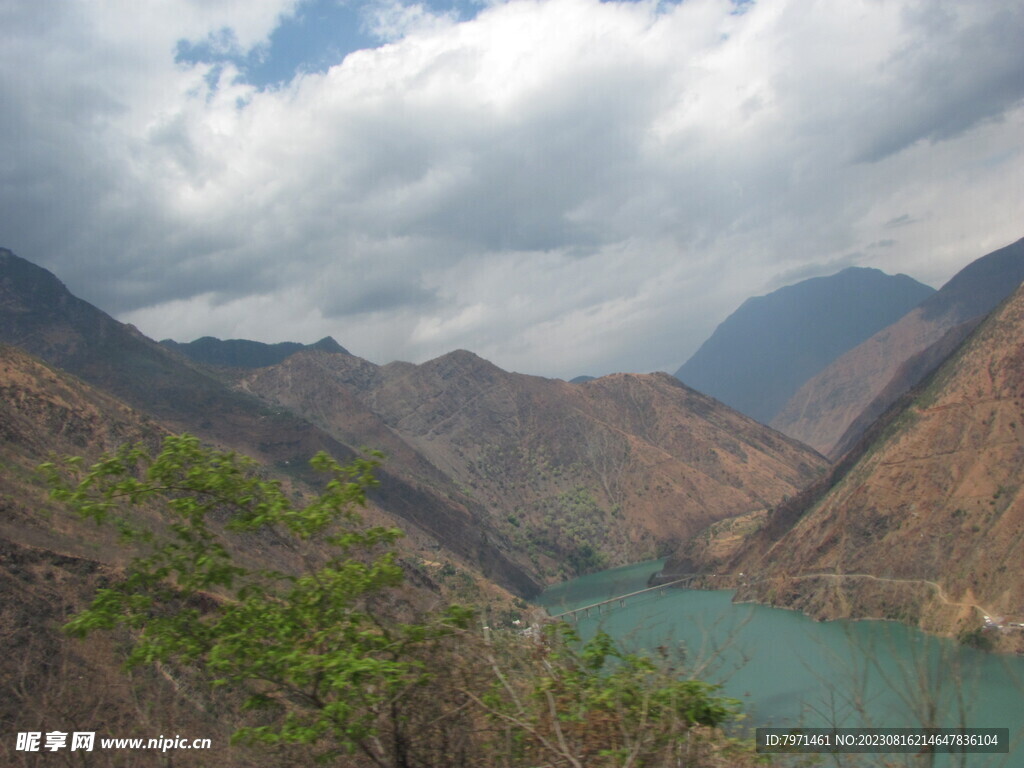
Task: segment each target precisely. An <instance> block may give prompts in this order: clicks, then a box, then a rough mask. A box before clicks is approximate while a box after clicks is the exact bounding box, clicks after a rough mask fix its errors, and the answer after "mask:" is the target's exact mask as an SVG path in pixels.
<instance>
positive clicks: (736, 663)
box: [538, 561, 1024, 768]
mask: <svg viewBox="0 0 1024 768" xmlns="http://www.w3.org/2000/svg"><path fill="white" fill-rule="evenodd" d="M661 565H662V563H661V561H652V562H648V563H640V564H637V565H632V566H627V567H625V568H616V569H613V570H610V571H603V572H601V573H596V574H591V575H588V576H583V577H581V578H578V579H574V580H573V581H569V582H565V583H563V584H558V585H555V586H553V587H550V588H549V589H547V590H546V591H545V592H544V593H543V595H542V596H541V597H540V598H539V600H538V602H540V603H541V604H542V605H543V606H545V607H546V608H547V609H548V611H549V612H550V613H552V614H557V613H560V612H562V611H565V610H571V609H573V608H578V607H581V606H585V605H591V604H593V603H597V602H600V601H602V600H607V599H609V598H612V597H615V596H618V595H622V594H627V593H630V592H634V591H637V590H641V589H643V588H644V587H645V586H646V584H647V579H648V578H649V577H650V576H651V575H652V574H653V573H655V572H657V571H658V570H660V568H661ZM731 598H732V592H730V591H699V590H685V589H674V588H669V589H664V590H657V591H653V592H647V593H644V594H642V595H639V596H636V597H632V598H630V599H629V600H627V601H626V604H625V606H624V607H620V606H619V605H618V604H617V603H616V604H614V605H613V606H610V607H606V608H604V609H603V610H601V611H598V610H596V609H594V610H591V612H590V613H591V615H590V617H589V618H588V617H585V616H583V617H581V618H580V619H579V622H578V623H579V630H580V633H581V634H582V635H583V636H584V637H587V636H589V635H592V634H593V633H594V632H595V631H597V629H598V628H599V627H600V628H603V629H604V630H605V631H606V632H608V633H609V634H610V635H612V636H613V637H615V638H616V639H617V640H619V641H620V643H622V644H623V645H625V646H626V647H627V648H629V649H633V650H638V649H644V648H647V649H651V648H655V647H658V646H670V647H676V648H685V653H686V657H687V659H688V662H689V664H690V665H691V667H692V668H695V669H696V670H697V674H695V675H694V676H695V677H700V678H701V679H705V680H709V681H712V682H716V683H721V684H722V686H723V690H722V693H723V695H726V696H731V697H734V698H737V699H740V700H741V701H743V705H744V710H745V712H746V713H747V714H748V715H749V723H750V724H751V725H753V726H761V725H772V726H789V725H803V726H805V727H827V726H832V725H834V724H836V723H839V724H843V725H849V726H852V725H874V726H877V727H917V726H919V725H921V724H922V722H927V720H922V719H921V718H919V717H918V716H917V715H916V714H915V711H920V710H922V709H923V708H924V707H927V706H929V705H930V704H931V703H932V702H934V703H936V704H937V706H938V707H939V708H940V709H939V711H940V712H942V713H944V714H943V715H941V716H940V717H939V718H938V720H937V722H936V721H933V723H934V724H936V725H940V726H950V727H955V726H960V725H966V726H968V727H986V728H1008V729H1009V733H1010V736H1011V740H1012V746H1011V752H1010V754H1009V755H1006V754H1002V755H969V756H968V757H967V763H966V764H967V765H968V766H971V768H974V766H983V767H989V766H991V767H992V768H995V767H996V766H1020V765H1024V729H1022V726H1024V659H1022V658H1018V657H1007V656H997V655H994V654H986V653H983V652H980V651H976V650H974V649H971V648H965V647H963V646H961V645H959V644H957V643H955V642H953V641H951V640H948V639H944V638H937V637H932V636H930V635H926V634H924V633H922V632H919V631H917V630H915V629H912V628H910V627H906V626H904V625H902V624H898V623H895V622H888V621H829V622H817V621H813V620H811V619H809V618H807V617H806V616H804V615H803V614H800V613H797V612H795V611H787V610H781V609H777V608H769V607H766V606H761V605H749V604H733V603H732V602H731ZM961 712H962V713H963V714H962V715H961V714H960V713H961ZM865 718H867V719H866V720H865ZM864 757H869V756H864ZM886 757H887V758H888V759H890V760H892V759H898V758H907V762H906V764H907V765H920V764H921V763H919V762H917V763H915V762H913V760H914V759H916V758H913V756H910V755H888V756H886ZM899 764H902V763H899ZM940 764H950V765H952V764H959V763H953V762H948V763H947V762H946V761H945V760H943V761H940Z"/></svg>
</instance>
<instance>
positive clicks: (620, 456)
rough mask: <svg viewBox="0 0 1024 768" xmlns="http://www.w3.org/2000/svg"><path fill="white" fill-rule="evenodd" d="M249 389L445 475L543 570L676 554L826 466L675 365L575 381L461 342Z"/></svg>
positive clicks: (288, 375) (278, 373) (412, 472)
mask: <svg viewBox="0 0 1024 768" xmlns="http://www.w3.org/2000/svg"><path fill="white" fill-rule="evenodd" d="M238 386H239V387H240V388H241V389H243V390H244V391H246V392H251V393H255V394H259V395H261V396H263V397H265V398H267V399H268V400H269V401H271V402H273V403H275V404H277V405H281V406H284V407H287V408H289V409H292V410H294V411H296V412H297V413H300V414H302V415H303V416H305V417H306V418H308V419H310V420H311V421H313V422H314V423H316V424H317V425H318V426H320V427H321V428H323V429H325V430H326V431H328V432H329V433H331V434H332V435H334V436H336V437H338V438H339V439H343V440H346V441H348V442H351V441H352V440H354V439H355V438H356V437H357V436H362V438H363V440H364V441H365V442H374V444H377V445H380V446H382V447H383V448H384V450H385V451H387V452H388V453H389V454H390V457H391V458H390V461H389V464H393V465H394V466H395V467H401V471H402V472H405V473H408V474H409V476H414V477H417V478H418V479H419V481H421V482H424V483H430V484H440V483H442V482H443V480H444V478H450V480H451V481H453V483H452V484H453V486H454V487H456V488H457V489H458V492H459V493H460V494H463V495H464V496H465V497H466V498H468V499H470V500H471V503H473V504H475V505H476V506H477V507H478V508H479V509H481V510H485V511H486V514H487V515H488V517H489V519H490V520H491V521H492V523H493V525H494V526H495V528H496V529H497V530H498V531H499V532H500V534H501V537H502V541H504V542H507V543H508V544H509V546H511V548H512V549H513V550H514V551H517V552H519V553H521V555H522V562H524V563H525V564H528V567H530V568H531V570H533V571H534V572H536V573H539V574H541V575H542V576H543V577H544V578H547V579H555V578H559V577H562V576H565V575H571V574H573V573H575V572H581V571H585V570H592V569H595V568H598V567H601V566H604V565H617V564H623V563H627V562H631V561H637V560H641V559H644V558H648V557H652V556H655V555H658V554H663V553H665V552H667V551H671V549H672V548H674V546H675V545H676V544H677V543H678V542H680V541H682V540H684V539H685V538H687V537H689V536H691V535H692V534H694V533H696V532H697V531H698V530H700V529H702V528H703V527H705V526H706V525H708V524H710V523H712V522H715V521H717V520H720V519H722V518H724V517H730V516H733V515H738V514H742V513H745V512H749V511H751V510H754V509H763V508H766V507H768V506H770V505H772V504H774V503H776V502H778V501H779V500H780V499H781V498H783V497H784V496H787V495H790V494H792V493H794V492H795V491H796V490H798V489H799V488H801V487H803V486H804V485H805V484H806V483H807V482H809V481H810V480H811V479H812V478H813V477H814V476H815V475H816V474H818V473H820V472H821V471H822V470H823V467H824V462H823V460H822V459H821V458H820V457H819V456H817V455H816V454H814V453H813V452H811V451H808V450H807V449H806V448H805V447H803V446H800V445H799V444H798V443H796V442H795V441H792V440H790V439H788V438H785V437H784V436H782V435H780V434H778V433H776V432H773V431H772V430H770V429H768V428H766V427H764V426H762V425H760V424H757V423H756V422H754V421H753V420H751V419H749V418H747V417H745V416H742V415H741V414H739V413H737V412H735V411H732V410H731V409H728V408H726V407H725V406H723V405H721V404H720V403H718V402H717V401H715V400H712V399H711V398H708V397H706V396H704V395H701V394H699V393H697V392H696V391H694V390H692V389H689V388H687V387H685V386H684V385H682V384H680V383H679V382H678V381H677V380H675V379H673V378H672V377H671V376H668V375H667V374H651V375H635V374H617V375H614V376H608V377H604V378H602V379H598V380H594V381H589V382H586V383H582V384H570V383H566V382H564V381H559V380H553V379H544V378H540V377H535V376H525V375H522V374H515V373H507V372H505V371H503V370H501V369H500V368H498V367H497V366H494V365H492V364H491V363H489V362H487V361H485V360H483V359H481V358H479V357H477V356H476V355H474V354H472V353H470V352H465V351H457V352H452V353H450V354H447V355H444V356H443V357H440V358H437V359H436V360H432V361H430V362H427V363H424V364H423V365H418V366H415V365H410V364H408V363H392V364H389V365H386V366H382V367H377V366H374V365H372V364H371V363H368V362H366V361H364V360H359V359H358V358H353V357H346V356H342V355H328V354H323V353H317V352H301V353H298V354H296V355H293V356H292V357H290V358H288V359H287V360H285V361H284V362H282V363H281V364H279V365H277V366H274V367H271V368H263V369H259V370H255V371H249V372H246V373H245V374H244V375H241V377H240V379H239V384H238ZM438 487H441V486H440V485H438Z"/></svg>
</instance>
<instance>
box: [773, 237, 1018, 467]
mask: <svg viewBox="0 0 1024 768" xmlns="http://www.w3.org/2000/svg"><path fill="white" fill-rule="evenodd" d="M1022 280H1024V239H1021V240H1018V241H1017V242H1016V243H1013V244H1011V245H1008V246H1006V247H1005V248H1001V249H999V250H998V251H995V252H993V253H990V254H988V255H987V256H983V257H981V258H980V259H977V260H976V261H974V262H972V263H971V264H969V265H968V266H966V267H965V268H964V269H962V270H961V271H960V272H958V273H957V274H956V275H954V276H953V278H952V279H950V281H949V282H947V283H946V284H945V285H944V286H942V288H941V289H939V291H938V292H936V293H935V294H933V295H932V296H930V297H929V298H928V299H926V300H925V301H924V302H922V303H921V305H920V306H918V307H916V308H914V309H912V310H910V312H908V313H907V314H906V315H904V316H903V317H902V318H900V319H899V320H897V321H896V322H894V323H893V324H892V325H890V326H888V327H886V328H884V329H882V330H880V331H879V332H878V333H876V334H875V335H873V336H872V337H871V338H869V339H867V340H866V341H864V342H863V343H861V344H859V345H858V346H856V347H855V348H853V349H851V350H850V351H848V352H846V353H845V354H843V355H842V356H841V357H839V358H838V359H836V360H835V361H834V362H833V363H831V364H830V365H829V366H828V367H826V368H825V369H824V370H822V371H821V372H820V373H818V374H817V375H815V376H814V377H813V378H811V379H810V380H808V381H807V382H806V383H805V384H804V385H803V386H802V387H801V388H800V390H799V391H798V392H796V394H794V395H793V397H792V398H790V400H789V402H788V403H786V405H785V407H784V408H783V409H782V410H781V411H780V412H779V413H778V415H777V416H775V418H773V419H772V420H771V422H770V423H771V425H772V426H773V427H774V428H776V429H778V430H779V431H781V432H785V433H786V434H787V435H789V436H790V437H794V438H796V439H797V440H800V441H802V442H805V443H807V444H808V445H810V446H812V447H814V448H816V449H817V450H818V451H820V452H821V453H823V454H825V455H826V456H829V457H830V458H832V459H836V458H838V456H839V453H840V451H841V450H843V449H844V448H847V447H848V446H849V445H850V444H851V443H852V442H854V441H855V439H856V434H851V435H846V433H847V430H849V429H850V427H851V425H852V424H853V422H854V421H855V420H857V419H858V417H859V416H860V415H861V414H862V413H864V411H865V409H867V408H869V406H870V407H871V413H873V414H877V413H880V412H881V411H882V410H884V409H885V407H887V406H888V405H890V404H891V403H892V402H893V400H894V398H895V397H898V396H899V394H900V393H901V392H904V391H906V388H907V386H909V385H912V384H913V383H915V382H916V381H920V377H921V376H923V375H925V374H927V372H928V371H929V370H931V368H929V367H928V366H927V365H925V366H920V365H919V366H918V368H919V370H918V372H917V374H915V376H916V378H915V376H912V377H910V378H909V379H908V378H906V377H905V374H906V371H904V372H902V373H900V371H899V369H900V366H902V365H903V364H904V363H906V362H907V361H908V360H910V358H912V357H913V356H915V355H917V354H918V353H921V352H923V351H924V350H926V349H928V348H929V347H930V346H932V345H933V344H937V343H940V342H941V340H942V338H943V336H945V335H946V333H947V332H949V331H951V330H953V329H954V328H956V327H957V326H960V325H962V324H964V323H971V322H977V321H978V320H979V319H980V318H981V317H983V316H984V315H986V314H987V313H988V312H990V311H992V309H993V308H994V307H996V305H998V304H999V302H1001V301H1002V300H1003V299H1005V298H1006V297H1007V296H1009V295H1010V294H1011V293H1012V292H1013V291H1014V289H1015V288H1016V287H1017V286H1018V285H1020V283H1021V281H1022ZM969 327H970V326H969V325H968V326H964V328H963V329H961V331H960V334H961V335H963V334H965V333H966V331H967V330H968V329H969ZM948 341H949V340H947V343H946V347H948V346H949V343H948ZM938 349H939V348H936V350H935V351H933V353H932V355H931V358H932V362H933V363H937V362H939V361H940V360H941V356H940V355H937V354H935V352H936V351H937V350H938ZM919 362H920V361H919ZM898 374H899V376H898ZM900 376H902V377H903V383H902V384H900V383H898V379H899V377H900ZM894 378H896V379H897V382H894ZM890 384H892V386H890ZM886 390H887V392H886V393H885V396H884V397H883V398H882V399H881V400H879V401H878V402H875V403H874V404H873V401H874V400H875V399H876V398H878V397H879V396H880V395H882V394H883V391H886ZM870 415H871V414H869V415H868V416H866V417H865V418H863V419H861V420H860V422H859V427H860V428H863V427H864V426H866V424H867V423H870ZM844 436H845V437H844Z"/></svg>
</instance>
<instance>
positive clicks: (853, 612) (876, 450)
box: [671, 288, 1024, 643]
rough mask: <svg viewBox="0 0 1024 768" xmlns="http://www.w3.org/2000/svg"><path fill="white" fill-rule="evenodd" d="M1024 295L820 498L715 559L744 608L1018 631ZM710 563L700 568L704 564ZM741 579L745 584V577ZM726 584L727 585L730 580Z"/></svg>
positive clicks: (787, 509) (1007, 637) (883, 427)
mask: <svg viewBox="0 0 1024 768" xmlns="http://www.w3.org/2000/svg"><path fill="white" fill-rule="evenodd" d="M1022 338H1024V288H1022V289H1019V290H1018V291H1017V292H1016V293H1015V294H1014V295H1013V296H1012V298H1011V299H1009V300H1008V301H1007V302H1006V303H1005V304H1004V305H1003V306H1001V307H1000V308H999V310H998V311H996V312H995V313H993V314H992V315H991V316H990V317H989V318H988V319H987V320H986V321H985V322H984V323H983V324H982V325H981V326H979V328H978V329H977V330H976V331H975V333H974V334H973V335H972V336H971V337H970V338H969V340H968V341H967V342H966V343H965V344H964V345H962V346H961V347H960V348H959V349H958V351H957V352H955V353H954V355H953V356H952V357H951V358H950V359H948V360H947V362H946V363H945V364H944V365H943V366H942V367H941V368H940V369H939V370H938V371H937V372H936V373H935V374H934V375H933V376H932V377H931V378H930V379H929V380H928V382H927V383H926V385H925V386H923V387H922V388H921V390H920V391H919V392H918V393H916V395H915V396H913V397H912V398H908V402H907V404H906V405H905V406H904V407H902V408H896V409H894V410H892V411H891V412H890V413H889V414H887V416H886V417H885V419H884V420H883V422H882V423H881V424H880V425H878V426H876V427H875V429H876V430H877V431H878V434H877V435H875V436H873V437H872V439H870V440H867V441H865V442H864V443H862V444H861V445H859V446H858V447H857V448H855V449H854V452H853V453H852V454H851V455H850V456H849V457H848V459H847V460H845V461H844V463H843V464H841V465H839V466H837V467H836V468H835V469H834V470H833V472H832V473H831V475H830V476H829V477H828V478H827V479H826V480H823V481H822V482H821V483H820V484H819V486H818V488H817V489H816V490H815V491H808V492H807V493H805V494H804V495H803V496H802V497H800V498H797V499H795V500H794V501H793V502H791V503H790V504H787V505H781V506H780V507H779V508H777V509H776V510H774V511H773V512H772V514H771V515H770V516H769V519H768V521H767V523H766V524H765V526H764V527H763V528H762V529H761V530H760V531H759V532H758V533H756V534H754V535H752V536H750V537H748V538H747V540H746V541H745V542H744V544H743V546H742V547H739V548H738V550H734V551H733V553H731V554H730V553H726V554H725V556H724V557H719V558H718V559H717V561H715V559H714V557H708V558H706V559H705V554H707V553H710V549H709V548H706V547H705V548H704V551H703V552H702V551H700V550H699V549H695V548H691V549H690V550H689V552H687V553H685V554H684V556H683V557H680V558H677V560H676V562H674V563H673V564H672V566H671V567H672V569H674V570H676V571H678V572H681V571H684V570H687V569H689V568H692V567H694V566H700V567H704V568H706V569H708V570H710V571H712V572H718V573H723V574H732V576H731V577H730V579H729V582H730V583H731V584H732V585H734V586H738V587H739V588H740V589H739V593H738V595H737V597H738V599H755V600H759V601H764V602H770V603H773V604H776V605H786V606H791V607H797V608H800V609H802V610H805V611H807V612H809V613H811V614H813V615H816V616H820V617H829V618H834V617H839V616H877V617H884V618H895V619H901V620H904V621H908V622H910V623H914V624H919V625H921V626H922V627H924V628H927V629H932V630H937V631H943V632H949V633H953V634H965V633H970V632H972V631H975V630H977V629H978V628H979V627H980V626H981V623H982V620H983V616H984V615H986V614H987V615H988V616H990V617H993V618H996V617H1002V619H1003V624H1004V627H1005V628H1004V629H1003V630H1002V632H997V631H994V630H993V632H992V633H991V634H992V636H993V637H996V638H999V639H1000V640H1001V641H1003V642H1011V643H1012V642H1013V641H1015V640H1021V638H1020V637H1017V635H1020V634H1021V631H1020V630H1017V629H1015V628H1010V627H1009V625H1010V624H1011V623H1018V622H1024V567H1022V566H1021V561H1020V552H1021V544H1022V543H1024V490H1022V480H1021V479H1022V477H1024V346H1022V344H1021V339H1022ZM702 559H704V561H703V562H700V561H701V560H702ZM740 573H743V574H744V576H742V577H740V576H739V575H738V574H740ZM721 583H725V581H724V580H722V581H721Z"/></svg>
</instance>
